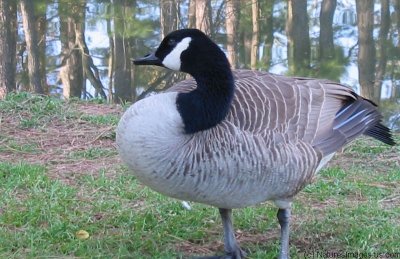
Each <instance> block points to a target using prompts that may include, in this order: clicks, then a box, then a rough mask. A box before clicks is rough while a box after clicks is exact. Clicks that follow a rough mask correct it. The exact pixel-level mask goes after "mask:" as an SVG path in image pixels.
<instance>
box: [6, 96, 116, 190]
mask: <svg viewBox="0 0 400 259" xmlns="http://www.w3.org/2000/svg"><path fill="white" fill-rule="evenodd" d="M66 105H68V104H66ZM73 106H74V108H76V110H77V112H78V114H82V115H108V114H113V115H118V116H120V115H122V109H121V108H120V107H118V106H112V105H104V104H90V103H83V104H79V105H78V104H73ZM0 115H1V114H0ZM79 117H80V116H76V118H71V119H67V120H66V121H61V120H60V119H54V120H53V121H51V122H50V123H48V125H46V126H44V127H37V128H22V127H21V126H20V118H18V117H17V116H13V117H11V116H2V121H1V137H2V138H3V139H0V145H1V148H2V152H0V161H4V162H5V161H8V162H19V161H23V162H27V163H32V164H40V165H44V166H46V168H47V169H48V174H49V176H50V177H52V178H55V179H58V180H61V181H62V182H64V183H67V184H72V185H73V184H75V179H76V178H77V177H78V176H80V175H82V174H86V175H87V174H89V175H90V174H97V173H98V172H99V170H104V172H105V174H106V175H107V176H110V177H112V176H113V175H115V172H116V170H117V169H118V168H119V166H120V165H121V164H122V163H121V161H120V159H119V157H118V154H117V152H116V148H115V139H114V137H113V136H115V126H109V125H96V124H93V123H90V122H87V121H84V120H80V119H79ZM9 143H14V146H13V145H11V144H9ZM15 146H18V147H23V146H31V147H32V149H31V150H28V151H26V150H24V149H21V150H19V149H18V148H16V147H15ZM94 148H98V149H101V150H107V151H108V152H107V155H106V156H105V157H99V158H93V159H87V158H85V157H80V156H79V155H72V154H74V152H75V154H76V152H81V153H82V152H85V150H90V149H94Z"/></svg>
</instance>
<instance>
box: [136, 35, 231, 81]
mask: <svg viewBox="0 0 400 259" xmlns="http://www.w3.org/2000/svg"><path fill="white" fill-rule="evenodd" d="M133 63H134V64H135V65H156V66H162V67H166V68H169V69H171V70H175V71H181V72H186V73H189V74H190V75H192V76H193V77H194V78H196V77H201V76H209V75H210V71H214V72H215V71H216V70H230V64H229V61H228V60H227V58H226V56H225V53H224V52H223V51H222V50H221V49H220V48H219V47H218V45H217V44H215V43H214V42H213V41H212V40H211V39H210V38H209V37H207V36H206V35H205V34H204V33H203V32H202V31H200V30H197V29H181V30H177V31H173V32H171V33H170V34H168V35H167V36H166V37H165V38H164V39H163V40H162V42H161V44H160V45H159V47H158V48H157V50H156V51H155V52H154V53H150V54H147V55H146V56H144V57H142V58H137V59H134V60H133Z"/></svg>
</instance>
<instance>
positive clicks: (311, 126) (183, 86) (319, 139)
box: [169, 70, 394, 156]
mask: <svg viewBox="0 0 400 259" xmlns="http://www.w3.org/2000/svg"><path fill="white" fill-rule="evenodd" d="M234 77H235V85H236V90H235V97H234V99H233V103H232V107H231V111H230V113H229V114H228V116H227V118H226V120H228V121H230V122H231V123H233V124H234V125H235V126H236V127H238V128H239V129H240V130H242V131H247V132H249V133H252V134H255V135H261V136H263V137H264V138H265V139H266V140H268V139H270V140H271V139H273V138H279V139H282V141H287V142H292V143H293V142H296V141H299V140H301V141H303V142H305V143H309V144H310V145H312V146H313V147H314V148H315V149H317V150H318V151H319V152H321V153H322V155H323V156H325V155H328V154H331V153H333V152H335V151H336V150H338V149H339V148H341V147H342V146H343V145H345V144H346V143H348V142H350V141H351V140H353V139H354V138H355V137H356V136H358V135H360V134H362V133H364V134H366V135H370V136H372V137H375V138H378V139H379V140H381V141H383V142H385V143H387V144H394V142H393V140H392V139H391V136H390V133H389V130H388V129H387V128H386V127H385V126H383V125H382V124H380V120H381V115H380V114H379V112H378V111H377V109H376V105H375V104H373V103H372V102H370V101H368V100H366V99H364V98H362V97H360V96H358V95H357V94H356V93H355V92H354V91H352V90H351V89H350V88H349V87H346V86H344V85H341V84H339V83H336V82H332V81H328V80H321V79H311V78H300V77H285V76H280V75H275V74H270V73H266V72H259V71H250V70H236V71H235V72H234ZM195 87H196V83H195V81H194V80H193V79H189V80H185V81H182V82H180V83H178V84H176V85H174V86H173V87H172V88H170V89H169V91H178V92H187V91H190V90H192V89H194V88H195Z"/></svg>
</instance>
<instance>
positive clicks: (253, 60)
mask: <svg viewBox="0 0 400 259" xmlns="http://www.w3.org/2000/svg"><path fill="white" fill-rule="evenodd" d="M258 6H259V5H258V0H253V1H252V3H251V13H252V15H251V16H252V25H253V34H252V37H251V52H250V68H251V69H252V70H255V69H256V68H257V57H258V44H259V42H260V40H259V24H258V12H259V8H258Z"/></svg>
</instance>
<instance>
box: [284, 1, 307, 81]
mask: <svg viewBox="0 0 400 259" xmlns="http://www.w3.org/2000/svg"><path fill="white" fill-rule="evenodd" d="M287 10H288V11H287V21H286V34H287V38H288V63H289V70H290V71H291V73H295V74H299V73H300V74H307V72H308V68H309V66H310V52H311V50H310V35H309V29H308V15H307V0H288V8H287Z"/></svg>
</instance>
